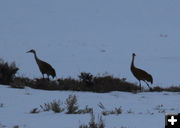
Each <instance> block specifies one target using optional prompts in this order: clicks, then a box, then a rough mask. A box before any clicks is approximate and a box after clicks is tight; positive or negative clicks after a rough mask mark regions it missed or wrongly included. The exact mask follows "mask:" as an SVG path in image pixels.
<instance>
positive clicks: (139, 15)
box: [0, 0, 180, 86]
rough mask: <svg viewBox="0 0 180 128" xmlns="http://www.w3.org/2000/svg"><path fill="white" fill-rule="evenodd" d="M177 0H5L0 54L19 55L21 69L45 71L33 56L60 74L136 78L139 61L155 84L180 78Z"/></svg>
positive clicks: (1, 4) (33, 73)
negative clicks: (133, 56) (34, 53)
mask: <svg viewBox="0 0 180 128" xmlns="http://www.w3.org/2000/svg"><path fill="white" fill-rule="evenodd" d="M179 5H180V1H179V0H150V1H146V0H113V1H112V0H53V1H50V0H30V1H24V0H3V1H0V17H1V20H0V57H1V58H3V59H4V60H6V61H16V63H17V65H18V67H20V71H19V73H20V75H25V76H28V77H31V78H32V77H41V74H40V72H39V70H38V67H37V65H36V63H35V61H34V58H33V56H32V55H30V54H26V53H25V52H26V51H27V50H30V49H32V48H33V49H35V50H37V55H38V56H39V58H40V59H42V60H45V61H47V62H49V63H50V64H52V66H53V67H54V68H55V69H56V72H57V76H58V77H67V76H72V77H77V75H78V74H79V73H80V72H82V71H86V72H91V73H93V74H95V75H96V74H98V73H101V74H102V73H105V72H108V73H110V74H113V75H115V76H117V77H121V78H122V77H125V78H127V80H128V81H131V82H136V79H135V78H134V77H133V75H132V74H131V72H130V69H129V66H130V63H131V54H132V53H133V52H135V53H136V55H137V56H136V59H135V64H136V66H137V67H140V68H143V69H145V70H146V71H148V72H149V73H150V74H152V76H153V77H154V84H155V85H160V86H171V85H179V84H180V79H179V76H180V68H179V65H180V50H179V48H180V25H179V23H180V13H179V12H180V8H179Z"/></svg>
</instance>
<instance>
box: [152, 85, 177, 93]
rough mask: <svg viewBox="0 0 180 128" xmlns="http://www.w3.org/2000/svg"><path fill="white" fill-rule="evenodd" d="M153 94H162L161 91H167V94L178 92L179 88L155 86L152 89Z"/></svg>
mask: <svg viewBox="0 0 180 128" xmlns="http://www.w3.org/2000/svg"><path fill="white" fill-rule="evenodd" d="M152 91H153V92H162V91H167V92H180V86H171V87H167V88H162V87H159V86H155V87H153V88H152Z"/></svg>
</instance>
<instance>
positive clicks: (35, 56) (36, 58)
mask: <svg viewBox="0 0 180 128" xmlns="http://www.w3.org/2000/svg"><path fill="white" fill-rule="evenodd" d="M34 58H35V60H36V62H37V63H38V61H39V59H38V57H37V55H36V52H34Z"/></svg>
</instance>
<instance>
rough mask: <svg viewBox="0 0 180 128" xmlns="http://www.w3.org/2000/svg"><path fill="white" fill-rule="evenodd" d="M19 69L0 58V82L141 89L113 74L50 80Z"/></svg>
mask: <svg viewBox="0 0 180 128" xmlns="http://www.w3.org/2000/svg"><path fill="white" fill-rule="evenodd" d="M18 70H19V68H18V67H16V64H15V62H13V63H11V64H9V63H8V62H4V61H3V60H2V59H0V84H4V85H10V86H11V87H13V88H22V89H23V88H24V87H25V86H28V87H31V88H35V89H44V90H72V91H90V92H99V93H105V92H110V91H125V92H133V93H136V92H137V91H139V90H140V88H139V86H138V85H136V84H134V83H130V82H127V81H126V79H124V78H123V79H120V78H116V77H113V76H112V75H106V76H104V75H102V76H100V75H98V76H94V75H92V74H91V73H85V72H82V73H80V75H79V76H78V77H79V79H74V78H59V79H57V80H48V79H43V78H40V79H39V78H36V79H30V78H27V77H16V76H15V74H16V73H17V71H18ZM151 91H156V92H157V91H158V92H160V91H170V92H180V86H171V87H168V88H161V87H159V86H156V87H153V88H152V90H151Z"/></svg>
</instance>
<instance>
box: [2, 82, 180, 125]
mask: <svg viewBox="0 0 180 128" xmlns="http://www.w3.org/2000/svg"><path fill="white" fill-rule="evenodd" d="M70 94H74V95H76V96H77V99H78V101H77V102H78V105H79V108H84V107H85V106H86V105H88V106H89V107H92V108H93V110H94V113H95V118H96V120H97V118H98V116H100V115H102V114H101V112H102V109H101V108H100V107H99V105H98V104H100V103H102V104H103V105H104V107H105V109H106V110H113V109H114V108H118V107H120V106H121V109H122V114H119V115H116V114H113V115H106V116H102V118H103V120H104V123H105V126H106V128H120V127H121V126H123V127H124V128H144V127H146V128H164V125H165V124H164V123H165V120H164V118H165V117H164V114H165V112H168V113H177V112H180V110H179V106H180V102H179V98H180V93H170V92H161V93H147V92H146V93H138V94H133V93H125V92H111V93H102V94H101V93H99V94H98V93H88V92H70V91H67V92H66V91H42V90H34V89H31V88H26V89H13V88H9V87H8V86H2V85H0V104H3V105H1V107H0V127H1V126H5V128H12V127H13V126H15V125H18V126H20V128H51V127H53V128H59V127H61V128H78V127H79V125H80V124H88V122H89V121H90V114H66V110H65V111H64V112H62V113H54V112H53V111H49V112H40V113H36V114H31V113H30V111H31V110H32V109H33V108H36V107H37V108H40V107H39V106H40V105H43V104H44V103H47V102H51V101H53V100H59V99H60V100H61V101H62V102H63V103H64V102H65V100H66V98H67V97H68V95H70ZM63 107H64V108H65V104H63Z"/></svg>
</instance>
